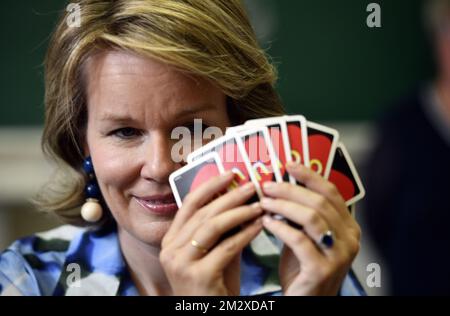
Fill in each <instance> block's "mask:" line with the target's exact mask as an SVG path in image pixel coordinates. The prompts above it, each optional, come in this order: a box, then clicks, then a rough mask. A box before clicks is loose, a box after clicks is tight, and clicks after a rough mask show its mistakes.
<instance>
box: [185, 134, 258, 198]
mask: <svg viewBox="0 0 450 316" xmlns="http://www.w3.org/2000/svg"><path fill="white" fill-rule="evenodd" d="M210 152H216V153H217V154H218V155H219V159H220V162H221V164H222V166H223V169H224V170H225V171H228V170H231V171H233V173H235V175H236V176H235V178H234V180H233V182H232V184H231V187H230V188H229V190H232V189H234V188H236V187H240V186H242V185H244V184H246V183H247V182H250V181H252V182H253V183H254V184H255V187H256V192H257V194H255V196H253V197H252V198H251V199H249V201H248V203H252V202H255V201H258V196H261V190H260V188H259V186H258V181H257V179H256V176H255V175H254V174H253V172H249V171H250V170H252V169H251V165H250V162H249V160H248V157H247V155H246V153H245V151H244V150H243V146H242V144H240V143H239V140H238V139H237V138H236V137H235V134H234V133H231V134H229V135H225V136H222V137H220V138H219V139H217V140H214V141H212V142H209V143H208V144H206V145H205V146H203V147H201V148H199V149H197V150H196V151H194V152H192V153H191V154H189V155H188V157H187V161H188V163H193V162H195V161H197V159H199V158H200V157H202V156H204V155H206V154H208V153H210Z"/></svg>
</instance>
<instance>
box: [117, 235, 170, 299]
mask: <svg viewBox="0 0 450 316" xmlns="http://www.w3.org/2000/svg"><path fill="white" fill-rule="evenodd" d="M118 236H119V243H120V248H121V250H122V253H123V256H124V259H125V261H126V263H127V266H128V269H129V271H130V275H131V278H132V280H133V282H134V284H135V285H136V288H137V290H138V291H139V294H141V295H152V296H153V295H155V296H160V295H171V294H172V293H171V292H172V290H171V288H170V284H169V282H168V280H167V278H166V274H165V272H164V270H163V268H162V266H161V263H160V261H159V252H160V248H159V247H153V246H151V245H148V244H145V243H143V242H142V241H140V240H138V239H137V238H135V237H134V236H132V235H130V234H129V233H128V232H127V231H125V230H123V229H122V228H118Z"/></svg>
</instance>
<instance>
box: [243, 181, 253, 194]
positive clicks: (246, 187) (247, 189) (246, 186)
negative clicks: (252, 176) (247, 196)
mask: <svg viewBox="0 0 450 316" xmlns="http://www.w3.org/2000/svg"><path fill="white" fill-rule="evenodd" d="M254 189H255V186H254V185H253V183H252V182H247V183H246V184H244V185H243V186H241V191H242V192H245V193H247V192H251V191H253V190H254Z"/></svg>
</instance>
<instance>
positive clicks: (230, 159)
mask: <svg viewBox="0 0 450 316" xmlns="http://www.w3.org/2000/svg"><path fill="white" fill-rule="evenodd" d="M187 161H188V164H187V165H186V166H184V167H183V168H181V169H179V170H177V171H175V172H174V173H172V174H171V175H170V177H169V181H170V185H171V187H172V191H173V194H174V196H175V200H176V202H177V204H178V207H181V205H182V203H183V200H184V198H185V197H186V195H187V194H188V193H189V192H191V191H193V190H195V188H197V187H198V186H199V185H200V184H201V183H202V182H204V181H206V180H207V179H209V178H210V177H212V176H215V175H219V174H221V173H224V172H226V171H229V170H231V171H233V172H234V173H235V174H236V176H235V179H234V181H233V183H232V185H231V186H230V188H229V190H232V189H234V188H236V187H239V186H242V185H244V184H245V183H247V182H249V181H252V182H253V183H254V184H255V187H256V194H255V196H254V197H253V198H251V200H250V201H249V203H252V202H254V201H257V200H258V199H260V198H261V197H262V196H263V193H262V190H261V185H262V184H263V183H264V182H266V181H275V182H282V181H288V182H291V183H293V184H296V181H295V179H294V178H292V177H291V176H290V175H289V174H288V173H287V171H286V169H285V167H284V166H285V164H286V162H288V161H294V162H297V163H300V164H303V165H305V166H306V167H309V168H311V169H312V170H314V171H316V172H317V173H319V174H320V175H321V176H323V177H324V178H325V179H328V180H329V181H330V182H332V183H334V184H335V185H336V187H337V189H338V190H339V192H340V194H341V195H342V197H343V198H344V200H345V201H346V204H347V206H351V205H353V204H355V203H356V202H357V201H359V200H361V199H362V198H363V197H364V195H365V190H364V187H363V186H362V183H361V180H360V178H359V176H358V173H357V172H356V169H355V166H354V164H353V162H352V160H351V158H350V156H349V154H348V152H347V150H346V148H345V146H344V144H343V143H342V142H340V141H339V134H338V132H337V131H336V130H335V129H332V128H329V127H326V126H323V125H320V124H317V123H313V122H310V121H306V119H305V117H304V116H302V115H293V116H282V117H273V118H265V119H256V120H250V121H247V122H246V123H245V124H244V125H239V126H234V127H231V128H228V129H227V132H226V134H225V135H224V136H222V137H220V138H218V139H215V140H213V141H211V142H209V143H208V144H206V145H205V146H203V147H201V148H199V149H197V150H195V151H194V152H192V153H191V154H190V155H189V156H188V157H187ZM299 185H301V183H299Z"/></svg>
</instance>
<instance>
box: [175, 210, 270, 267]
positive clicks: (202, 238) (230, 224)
mask: <svg viewBox="0 0 450 316" xmlns="http://www.w3.org/2000/svg"><path fill="white" fill-rule="evenodd" d="M261 214H262V208H261V205H260V203H259V202H257V203H253V204H252V205H250V206H248V205H245V206H241V207H238V208H235V209H233V210H230V211H228V212H225V213H222V214H220V215H217V216H215V217H213V218H211V219H209V220H208V221H206V222H205V223H204V224H203V225H201V226H200V227H199V228H198V229H197V231H196V232H195V234H194V235H193V237H192V239H190V240H188V241H187V243H186V244H185V250H186V251H185V253H184V256H186V258H188V259H189V260H195V259H198V258H201V257H203V256H204V251H202V250H209V249H212V248H213V247H214V245H215V244H216V243H217V241H219V239H220V238H222V236H223V235H224V234H225V233H227V232H229V231H230V230H232V229H233V228H237V227H239V226H240V225H242V224H244V223H246V222H248V221H250V220H252V219H255V218H256V217H258V216H260V215H261ZM192 240H194V241H195V242H196V243H198V244H200V245H201V247H195V246H193V245H192Z"/></svg>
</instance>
